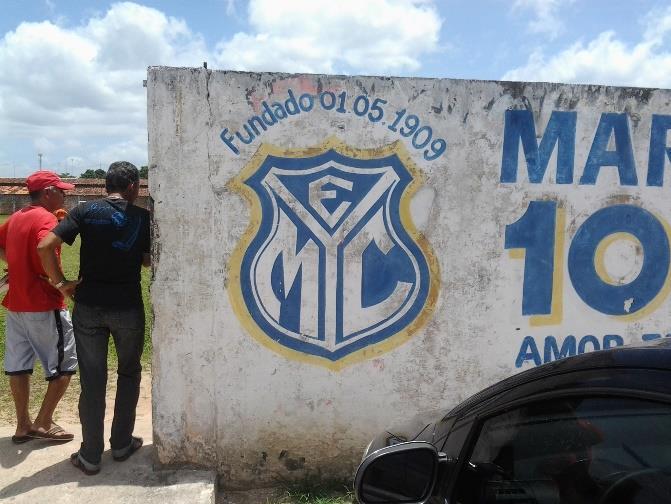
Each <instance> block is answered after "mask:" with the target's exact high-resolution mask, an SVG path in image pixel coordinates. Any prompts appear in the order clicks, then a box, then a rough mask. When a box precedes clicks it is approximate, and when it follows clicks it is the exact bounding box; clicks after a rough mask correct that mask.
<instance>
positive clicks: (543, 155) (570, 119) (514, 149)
mask: <svg viewBox="0 0 671 504" xmlns="http://www.w3.org/2000/svg"><path fill="white" fill-rule="evenodd" d="M575 125H576V112H559V111H557V110H555V111H554V112H552V115H551V116H550V120H549V121H548V125H547V128H545V133H543V138H542V139H541V143H540V145H538V144H537V143H536V126H535V124H534V117H533V114H532V113H531V111H529V110H506V116H505V126H504V133H503V157H502V160H501V182H502V183H506V182H517V164H518V152H519V146H520V141H522V148H523V149H524V157H525V159H526V162H527V173H528V175H529V182H531V183H532V184H540V183H541V182H543V176H544V175H545V171H546V170H547V166H548V161H549V160H550V156H551V155H552V151H553V150H554V147H555V145H557V183H558V184H570V183H572V182H573V158H574V155H575Z"/></svg>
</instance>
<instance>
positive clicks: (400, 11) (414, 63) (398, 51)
mask: <svg viewBox="0 0 671 504" xmlns="http://www.w3.org/2000/svg"><path fill="white" fill-rule="evenodd" d="M248 15H249V23H250V25H251V27H252V31H251V32H249V33H247V32H240V33H237V34H235V35H234V36H233V38H232V39H230V40H226V41H222V42H220V43H219V44H218V45H217V48H216V52H217V60H216V63H217V64H218V66H219V67H221V68H226V69H233V70H264V71H289V72H329V73H331V72H347V73H352V72H356V73H376V72H379V73H390V72H391V73H394V72H396V73H403V72H408V71H416V70H417V69H418V68H419V67H420V57H421V56H422V55H423V54H425V53H428V52H432V51H435V50H436V49H437V47H438V37H439V32H440V27H441V24H442V20H441V19H440V17H439V15H438V11H437V10H436V8H435V6H434V5H433V3H432V2H429V1H426V0H367V1H365V2H362V1H360V0H340V1H338V2H335V3H333V2H315V1H314V0H284V1H281V2H278V1H276V0H251V1H250V3H249V8H248Z"/></svg>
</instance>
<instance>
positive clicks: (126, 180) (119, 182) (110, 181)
mask: <svg viewBox="0 0 671 504" xmlns="http://www.w3.org/2000/svg"><path fill="white" fill-rule="evenodd" d="M139 181H140V172H139V171H138V169H137V166H135V165H134V164H133V163H129V162H128V161H115V162H114V163H112V164H111V165H110V167H109V168H108V169H107V175H106V176H105V189H106V190H107V192H108V193H110V192H122V191H125V190H126V189H128V186H129V185H130V184H132V183H135V182H139Z"/></svg>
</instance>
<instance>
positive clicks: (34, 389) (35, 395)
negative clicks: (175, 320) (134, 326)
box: [0, 215, 152, 422]
mask: <svg viewBox="0 0 671 504" xmlns="http://www.w3.org/2000/svg"><path fill="white" fill-rule="evenodd" d="M8 217H9V216H7V215H1V216H0V224H2V223H3V222H5V221H6V220H7V219H8ZM79 245H80V240H79V237H77V239H76V240H75V242H74V243H73V244H72V246H68V245H66V244H63V247H62V249H61V265H62V267H63V273H65V276H66V278H77V276H78V273H79ZM150 276H151V272H150V270H149V268H142V298H143V300H144V310H145V319H146V321H147V322H146V325H145V339H144V352H143V354H142V361H143V366H142V367H143V368H144V369H147V368H148V367H149V362H150V360H151V337H150V334H151V324H152V313H151V302H150V300H149V281H150ZM72 305H73V302H72V300H69V301H68V307H69V309H70V312H72ZM6 311H7V310H6V309H5V307H4V306H0V359H2V361H3V362H4V356H5V313H6ZM116 358H117V357H116V351H115V349H114V344H113V343H112V338H110V344H109V352H108V354H107V362H108V367H109V369H110V370H111V371H112V372H115V371H116ZM46 387H47V383H46V381H45V380H44V373H43V371H42V367H41V366H40V364H39V361H38V362H37V363H36V366H35V370H34V372H33V377H32V379H31V394H30V400H31V404H30V411H31V413H32V414H33V415H34V414H35V413H36V412H37V410H38V409H39V404H40V401H41V399H42V397H44V392H45V391H46ZM78 396H79V377H78V375H75V376H74V377H73V380H72V383H71V384H70V387H68V391H67V393H66V395H65V397H64V398H63V399H62V402H61V406H59V408H63V407H65V408H68V409H73V411H76V403H77V397H78ZM0 421H3V422H4V421H11V422H13V421H14V403H13V400H12V396H11V393H10V390H9V379H8V377H7V376H6V375H5V374H4V372H3V373H2V375H1V376H0Z"/></svg>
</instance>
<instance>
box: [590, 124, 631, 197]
mask: <svg viewBox="0 0 671 504" xmlns="http://www.w3.org/2000/svg"><path fill="white" fill-rule="evenodd" d="M613 134H614V135H615V150H607V149H608V142H609V141H610V137H611V136H612V135H613ZM602 166H616V167H617V170H618V173H619V174H620V184H621V185H633V186H635V185H637V184H638V177H637V176H636V163H635V162H634V151H633V149H632V147H631V136H630V135H629V121H628V117H627V114H612V113H608V114H601V120H600V121H599V126H598V127H597V129H596V134H595V135H594V141H593V142H592V148H591V149H590V151H589V155H588V156H587V162H586V163H585V171H584V172H583V174H582V177H580V183H581V184H583V185H594V184H596V179H597V177H598V176H599V170H601V167H602Z"/></svg>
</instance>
